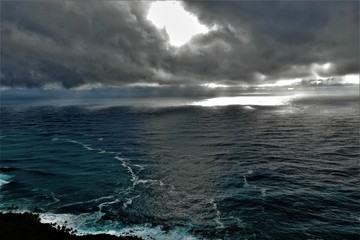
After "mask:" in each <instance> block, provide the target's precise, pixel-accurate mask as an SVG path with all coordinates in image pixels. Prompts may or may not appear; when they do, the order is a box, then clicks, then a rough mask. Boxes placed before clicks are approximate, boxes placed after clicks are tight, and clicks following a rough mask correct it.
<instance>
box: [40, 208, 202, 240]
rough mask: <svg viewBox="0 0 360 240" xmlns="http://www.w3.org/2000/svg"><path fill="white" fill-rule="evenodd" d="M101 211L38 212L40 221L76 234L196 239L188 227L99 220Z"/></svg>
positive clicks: (146, 239)
mask: <svg viewBox="0 0 360 240" xmlns="http://www.w3.org/2000/svg"><path fill="white" fill-rule="evenodd" d="M103 215H104V214H103V213H99V212H98V213H83V214H80V215H74V214H55V213H40V219H41V222H42V223H56V224H57V225H58V226H66V227H68V228H72V229H75V230H76V234H77V235H85V234H110V235H115V236H137V237H140V238H143V239H145V240H150V239H157V240H168V239H183V240H197V239H198V238H196V237H195V236H192V235H190V234H189V233H188V232H189V229H188V228H185V227H182V228H180V227H175V228H174V229H172V230H170V231H166V232H165V231H163V230H162V227H161V226H156V227H152V226H151V225H150V224H144V225H133V226H124V225H122V224H121V223H120V221H118V222H117V221H100V222H99V220H100V219H101V217H102V216H103Z"/></svg>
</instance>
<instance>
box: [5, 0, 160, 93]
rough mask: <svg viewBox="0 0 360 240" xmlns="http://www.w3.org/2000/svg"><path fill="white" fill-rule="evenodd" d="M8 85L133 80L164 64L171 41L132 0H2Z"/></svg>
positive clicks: (149, 73) (143, 6) (107, 82)
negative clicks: (95, 0) (126, 0)
mask: <svg viewBox="0 0 360 240" xmlns="http://www.w3.org/2000/svg"><path fill="white" fill-rule="evenodd" d="M1 4H2V8H1V10H2V19H1V20H2V21H1V34H2V35H1V40H2V48H1V57H2V73H3V77H2V84H4V85H13V86H14V85H25V86H29V87H31V86H41V85H44V84H46V83H51V82H55V83H61V84H62V85H63V86H65V87H73V86H77V85H81V84H84V83H89V82H90V83H92V82H101V83H103V84H122V83H131V82H135V81H139V80H147V79H150V78H151V77H152V75H153V71H154V70H153V69H157V68H159V67H161V66H160V65H161V61H160V60H159V59H161V57H162V53H166V51H165V47H166V45H165V44H164V43H165V42H166V41H165V39H164V36H163V35H161V34H160V33H159V32H158V30H157V29H155V28H154V26H152V25H151V24H150V23H149V22H148V21H147V20H146V19H145V12H144V11H145V9H146V5H144V4H139V3H134V2H132V3H130V2H100V1H97V2H83V1H81V2H75V1H69V2H52V3H50V2H2V3H1Z"/></svg>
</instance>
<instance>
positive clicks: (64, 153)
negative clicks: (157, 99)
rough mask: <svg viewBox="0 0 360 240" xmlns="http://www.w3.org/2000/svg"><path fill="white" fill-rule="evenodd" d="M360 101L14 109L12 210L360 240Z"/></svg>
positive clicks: (175, 231)
mask: <svg viewBox="0 0 360 240" xmlns="http://www.w3.org/2000/svg"><path fill="white" fill-rule="evenodd" d="M358 100H359V99H358V97H337V98H334V97H318V98H314V97H312V98H298V99H294V100H292V101H290V102H288V103H287V104H285V105H279V106H271V104H268V105H269V106H252V107H250V106H246V107H244V106H222V107H201V106H178V107H161V108H151V107H149V108H147V107H126V106H122V107H107V108H99V107H91V106H56V107H54V106H43V107H24V106H17V107H14V106H3V107H2V108H1V165H0V166H1V173H0V174H1V185H2V186H1V189H0V208H1V210H2V211H6V210H7V209H8V208H9V207H10V206H11V205H13V204H14V205H16V206H18V207H19V209H20V210H30V211H34V212H39V213H41V216H42V218H43V221H57V222H58V223H64V222H65V221H66V225H67V226H69V227H74V228H76V229H78V231H79V232H80V233H85V232H87V233H88V232H92V233H94V232H108V233H112V234H126V233H133V234H135V235H138V236H143V237H145V238H148V239H150V236H151V237H154V238H155V239H358V238H359V231H360V229H359V227H360V206H359V199H360V192H359V186H360V181H359V157H360V156H359V103H358Z"/></svg>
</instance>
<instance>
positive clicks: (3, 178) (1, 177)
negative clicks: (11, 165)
mask: <svg viewBox="0 0 360 240" xmlns="http://www.w3.org/2000/svg"><path fill="white" fill-rule="evenodd" d="M12 178H13V176H10V175H7V174H4V173H0V188H1V187H2V186H4V185H6V184H9V183H11V180H12Z"/></svg>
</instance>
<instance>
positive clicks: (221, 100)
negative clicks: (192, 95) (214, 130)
mask: <svg viewBox="0 0 360 240" xmlns="http://www.w3.org/2000/svg"><path fill="white" fill-rule="evenodd" d="M295 96H296V95H287V96H237V97H216V98H209V99H205V100H201V101H197V102H193V103H191V105H193V106H202V107H214V106H230V105H253V106H282V105H287V104H288V103H289V101H290V100H292V99H293V98H294V97H295Z"/></svg>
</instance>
